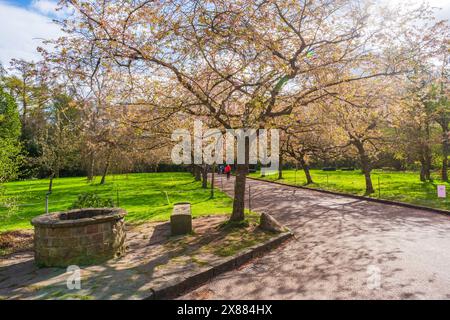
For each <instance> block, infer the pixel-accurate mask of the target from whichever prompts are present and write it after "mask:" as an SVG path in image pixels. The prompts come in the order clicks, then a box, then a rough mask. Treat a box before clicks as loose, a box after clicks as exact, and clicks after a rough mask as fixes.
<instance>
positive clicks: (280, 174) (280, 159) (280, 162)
mask: <svg viewBox="0 0 450 320" xmlns="http://www.w3.org/2000/svg"><path fill="white" fill-rule="evenodd" d="M278 179H279V180H281V179H283V155H282V153H281V152H280V154H279V156H278Z"/></svg>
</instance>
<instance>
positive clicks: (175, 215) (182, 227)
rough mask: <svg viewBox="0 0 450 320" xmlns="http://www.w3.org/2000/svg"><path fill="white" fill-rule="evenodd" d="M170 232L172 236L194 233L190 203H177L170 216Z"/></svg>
mask: <svg viewBox="0 0 450 320" xmlns="http://www.w3.org/2000/svg"><path fill="white" fill-rule="evenodd" d="M170 230H171V234H172V236H177V235H180V234H186V233H190V232H192V213H191V204H190V203H189V202H179V203H175V204H174V206H173V211H172V215H171V216H170Z"/></svg>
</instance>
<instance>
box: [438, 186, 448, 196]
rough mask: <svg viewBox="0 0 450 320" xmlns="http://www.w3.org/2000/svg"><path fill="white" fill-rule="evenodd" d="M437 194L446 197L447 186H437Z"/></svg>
mask: <svg viewBox="0 0 450 320" xmlns="http://www.w3.org/2000/svg"><path fill="white" fill-rule="evenodd" d="M437 194H438V198H445V197H446V192H445V186H444V185H438V186H437Z"/></svg>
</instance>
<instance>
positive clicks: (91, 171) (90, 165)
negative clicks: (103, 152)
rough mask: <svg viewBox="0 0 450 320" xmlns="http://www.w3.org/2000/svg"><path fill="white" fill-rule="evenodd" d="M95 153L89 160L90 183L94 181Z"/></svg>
mask: <svg viewBox="0 0 450 320" xmlns="http://www.w3.org/2000/svg"><path fill="white" fill-rule="evenodd" d="M94 167H95V153H94V152H93V151H92V152H91V155H90V159H89V168H88V177H87V178H88V181H92V180H94Z"/></svg>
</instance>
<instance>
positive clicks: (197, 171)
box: [194, 165, 202, 181]
mask: <svg viewBox="0 0 450 320" xmlns="http://www.w3.org/2000/svg"><path fill="white" fill-rule="evenodd" d="M194 176H195V181H200V180H202V177H201V170H200V167H199V166H198V165H194Z"/></svg>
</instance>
